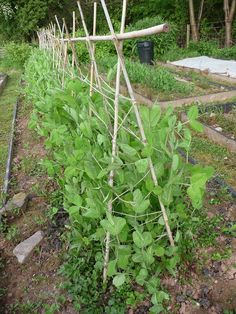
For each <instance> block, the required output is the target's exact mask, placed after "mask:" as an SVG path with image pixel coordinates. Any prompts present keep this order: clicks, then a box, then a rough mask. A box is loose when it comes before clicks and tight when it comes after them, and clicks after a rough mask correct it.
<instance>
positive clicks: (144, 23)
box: [124, 16, 178, 55]
mask: <svg viewBox="0 0 236 314" xmlns="http://www.w3.org/2000/svg"><path fill="white" fill-rule="evenodd" d="M163 23H165V20H164V19H163V18H162V17H161V16H155V17H152V18H149V17H147V18H144V19H142V20H139V21H138V22H137V23H135V24H133V25H129V26H128V27H127V31H135V30H141V29H144V28H149V27H152V26H156V25H160V24H163ZM177 34H178V32H177V27H176V25H175V24H171V25H170V31H169V32H168V33H162V34H157V35H154V36H149V37H147V38H146V37H144V38H141V39H139V40H146V39H148V40H152V41H153V42H154V47H155V48H154V49H155V54H156V55H163V54H164V53H166V52H167V51H169V50H170V49H171V48H173V47H176V45H177ZM139 40H136V41H134V40H131V41H126V42H125V45H124V51H125V53H126V55H131V54H132V53H133V51H134V49H135V45H136V42H137V41H139Z"/></svg>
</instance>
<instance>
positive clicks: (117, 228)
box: [101, 216, 126, 236]
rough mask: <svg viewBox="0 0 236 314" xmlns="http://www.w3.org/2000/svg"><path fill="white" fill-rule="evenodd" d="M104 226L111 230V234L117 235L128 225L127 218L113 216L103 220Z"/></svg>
mask: <svg viewBox="0 0 236 314" xmlns="http://www.w3.org/2000/svg"><path fill="white" fill-rule="evenodd" d="M101 225H102V227H103V228H104V229H105V230H106V231H108V232H110V234H112V235H114V236H116V235H118V234H119V233H121V231H122V229H123V228H124V226H125V225H126V220H125V219H124V218H121V217H115V216H112V217H111V218H108V220H107V219H103V220H101Z"/></svg>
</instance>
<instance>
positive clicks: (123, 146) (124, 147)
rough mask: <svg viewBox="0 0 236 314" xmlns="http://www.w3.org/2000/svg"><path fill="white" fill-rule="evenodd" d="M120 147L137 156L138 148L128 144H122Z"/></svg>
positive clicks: (126, 152) (129, 154)
mask: <svg viewBox="0 0 236 314" xmlns="http://www.w3.org/2000/svg"><path fill="white" fill-rule="evenodd" d="M120 148H121V149H122V151H123V152H124V153H125V154H127V155H128V156H135V155H136V154H137V152H136V149H134V148H133V147H131V146H129V145H128V144H120Z"/></svg>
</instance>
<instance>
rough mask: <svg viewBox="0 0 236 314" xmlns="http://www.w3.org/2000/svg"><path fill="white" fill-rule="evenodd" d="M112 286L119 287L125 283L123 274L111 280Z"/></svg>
mask: <svg viewBox="0 0 236 314" xmlns="http://www.w3.org/2000/svg"><path fill="white" fill-rule="evenodd" d="M112 283H113V285H114V286H115V287H117V288H118V287H120V286H122V285H123V284H124V283H125V274H118V275H116V276H115V277H114V278H113V281H112Z"/></svg>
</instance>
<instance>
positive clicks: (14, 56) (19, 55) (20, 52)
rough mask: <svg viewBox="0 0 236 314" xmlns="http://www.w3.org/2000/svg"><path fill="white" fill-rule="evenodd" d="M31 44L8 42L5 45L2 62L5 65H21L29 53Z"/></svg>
mask: <svg viewBox="0 0 236 314" xmlns="http://www.w3.org/2000/svg"><path fill="white" fill-rule="evenodd" d="M31 49H32V48H31V46H30V45H29V44H27V43H21V44H18V43H14V42H10V43H8V44H6V45H5V58H4V64H6V65H7V66H15V67H23V66H24V64H25V62H26V61H27V60H28V58H29V56H30V54H31Z"/></svg>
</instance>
